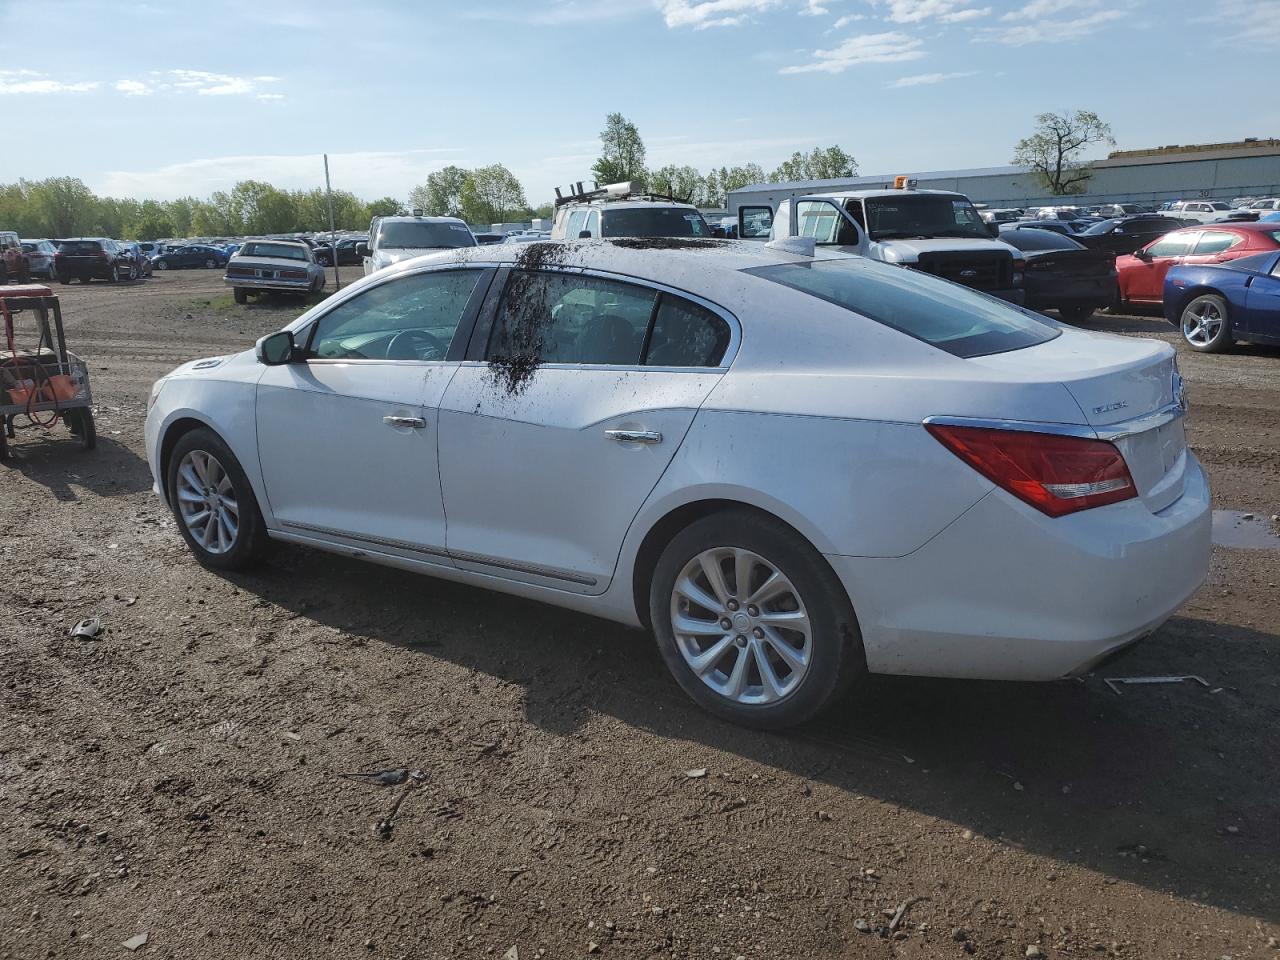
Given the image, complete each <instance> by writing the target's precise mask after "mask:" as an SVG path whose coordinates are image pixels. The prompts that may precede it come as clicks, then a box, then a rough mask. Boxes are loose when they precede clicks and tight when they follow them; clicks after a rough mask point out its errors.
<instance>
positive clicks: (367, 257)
mask: <svg viewBox="0 0 1280 960" xmlns="http://www.w3.org/2000/svg"><path fill="white" fill-rule="evenodd" d="M474 246H476V238H475V234H473V233H472V232H471V228H470V227H468V226H467V224H466V222H465V221H463V220H460V219H458V218H457V217H423V216H419V215H414V216H411V217H374V218H373V221H372V222H371V223H370V224H369V242H368V243H367V244H364V243H362V244H360V245H359V246H357V247H356V250H357V251H358V252H359V254H360V256H361V258H362V260H363V262H364V273H365V276H368V275H369V274H371V273H376V272H377V271H379V270H381V269H382V268H383V267H389V266H391V265H392V264H393V263H399V262H400V261H401V260H409V259H411V258H412V257H420V256H422V255H423V254H426V253H433V252H434V251H436V250H448V249H451V248H453V247H474Z"/></svg>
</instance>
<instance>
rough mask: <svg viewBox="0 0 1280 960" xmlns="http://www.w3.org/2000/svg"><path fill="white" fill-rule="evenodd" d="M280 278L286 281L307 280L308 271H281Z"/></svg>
mask: <svg viewBox="0 0 1280 960" xmlns="http://www.w3.org/2000/svg"><path fill="white" fill-rule="evenodd" d="M280 276H281V277H282V278H284V279H285V280H305V279H307V271H305V270H281V271H280Z"/></svg>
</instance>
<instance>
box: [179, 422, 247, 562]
mask: <svg viewBox="0 0 1280 960" xmlns="http://www.w3.org/2000/svg"><path fill="white" fill-rule="evenodd" d="M193 452H196V453H204V454H207V455H210V456H212V457H214V458H215V459H216V460H217V461H218V463H219V464H220V465H221V467H222V468H223V469H224V470H225V471H226V474H227V477H228V478H229V479H230V481H231V486H232V490H233V492H234V495H235V499H236V502H237V503H238V505H239V515H240V517H239V529H238V530H237V532H236V535H235V538H234V540H233V543H232V545H231V547H230V548H229V549H227V550H226V551H225V552H222V553H215V552H211V551H210V550H207V549H206V548H205V547H204V545H203V544H201V543H200V542H199V541H197V540H196V539H195V537H194V536H193V535H192V533H191V531H190V529H188V527H187V522H186V520H184V519H183V516H182V511H181V509H180V507H179V503H178V469H179V467H180V466H181V464H182V462H183V460H184V458H185V457H187V455H188V454H191V453H193ZM165 490H166V491H167V492H168V494H169V506H170V508H171V509H172V511H173V516H174V519H175V520H176V521H177V524H178V532H179V533H181V534H182V539H183V540H185V541H186V542H187V546H188V548H190V550H191V552H192V553H193V554H194V555H195V558H196V560H197V561H199V563H200V564H202V565H203V566H206V567H212V568H214V569H216V570H240V569H243V568H244V567H247V566H249V565H251V564H252V563H253V562H254V561H256V560H258V559H259V558H260V557H261V556H262V554H263V552H264V551H265V549H266V546H267V528H266V524H265V523H264V522H263V520H262V513H261V511H260V510H259V509H258V498H257V497H256V496H254V493H253V487H252V485H250V483H249V478H248V477H247V476H245V472H244V469H243V468H242V467H241V466H240V461H239V460H237V459H236V456H235V454H233V453H232V452H231V448H230V447H228V446H227V445H226V443H224V442H223V440H222V438H221V437H219V436H218V435H217V434H216V433H214V432H213V431H212V430H209V429H207V428H205V427H198V428H196V429H195V430H192V431H190V432H189V433H184V434H183V435H182V437H180V438H179V440H178V442H177V443H176V444H174V447H173V452H172V453H171V454H170V455H169V465H168V470H167V476H166V477H165Z"/></svg>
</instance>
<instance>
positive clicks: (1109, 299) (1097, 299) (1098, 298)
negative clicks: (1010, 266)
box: [1025, 277, 1117, 309]
mask: <svg viewBox="0 0 1280 960" xmlns="http://www.w3.org/2000/svg"><path fill="white" fill-rule="evenodd" d="M1025 283H1026V293H1027V301H1026V306H1028V307H1031V308H1033V309H1038V308H1042V307H1056V306H1058V305H1059V304H1063V303H1087V304H1091V305H1093V306H1099V307H1106V306H1110V305H1111V304H1112V303H1113V302H1114V301H1115V298H1116V290H1117V287H1116V281H1115V278H1114V277H1079V278H1072V279H1065V280H1058V281H1054V282H1052V283H1045V284H1038V283H1036V282H1035V281H1033V280H1027V281H1025Z"/></svg>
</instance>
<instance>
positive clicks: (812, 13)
mask: <svg viewBox="0 0 1280 960" xmlns="http://www.w3.org/2000/svg"><path fill="white" fill-rule="evenodd" d="M830 12H831V11H830V9H828V8H827V7H825V6H824V5H823V2H822V0H805V5H804V9H802V10H801V11H800V14H801V16H805V17H825V16H826V15H827V14H829V13H830Z"/></svg>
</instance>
